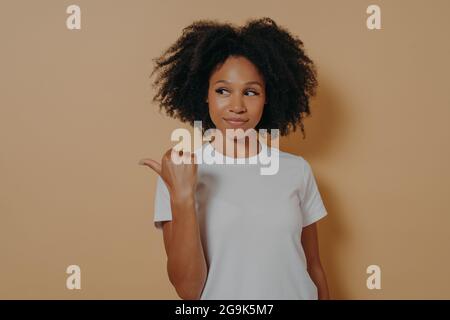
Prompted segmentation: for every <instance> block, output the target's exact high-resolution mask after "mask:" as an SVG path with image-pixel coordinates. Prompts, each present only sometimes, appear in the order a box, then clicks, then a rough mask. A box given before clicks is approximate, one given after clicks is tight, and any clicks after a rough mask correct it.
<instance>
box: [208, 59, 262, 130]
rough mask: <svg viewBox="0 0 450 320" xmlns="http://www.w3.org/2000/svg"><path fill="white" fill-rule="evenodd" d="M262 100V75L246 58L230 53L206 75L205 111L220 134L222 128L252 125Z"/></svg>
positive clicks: (259, 118) (258, 117) (245, 128)
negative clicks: (207, 109)
mask: <svg viewBox="0 0 450 320" xmlns="http://www.w3.org/2000/svg"><path fill="white" fill-rule="evenodd" d="M265 100H266V91H265V82H264V78H263V77H262V75H261V74H260V73H259V70H258V69H257V68H256V66H255V65H254V64H253V63H252V62H250V61H249V60H248V59H247V58H244V57H233V56H230V57H229V58H228V59H227V60H226V61H225V62H224V63H223V64H222V65H221V66H220V67H218V68H217V69H216V70H215V71H214V72H213V73H212V75H211V77H210V79H209V89H208V98H207V102H208V104H209V115H210V117H211V120H212V121H213V123H214V125H215V126H216V128H217V129H218V130H220V131H221V132H222V134H223V136H224V137H226V129H238V128H241V129H243V130H244V131H246V130H248V129H252V128H255V127H256V125H257V124H258V122H259V121H260V120H261V117H262V114H263V109H264V104H265Z"/></svg>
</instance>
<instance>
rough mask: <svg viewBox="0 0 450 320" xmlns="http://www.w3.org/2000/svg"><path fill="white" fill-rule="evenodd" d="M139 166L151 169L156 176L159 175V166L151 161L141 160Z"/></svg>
mask: <svg viewBox="0 0 450 320" xmlns="http://www.w3.org/2000/svg"><path fill="white" fill-rule="evenodd" d="M139 164H140V165H144V166H147V167H150V168H151V169H153V170H154V171H155V172H156V173H157V174H159V175H161V164H159V162H157V161H155V160H153V159H142V160H141V161H139Z"/></svg>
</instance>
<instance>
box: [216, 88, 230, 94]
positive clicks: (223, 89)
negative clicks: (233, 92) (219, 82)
mask: <svg viewBox="0 0 450 320" xmlns="http://www.w3.org/2000/svg"><path fill="white" fill-rule="evenodd" d="M215 91H216V92H217V93H219V94H222V92H223V91H226V92H228V90H227V89H225V88H218V89H216V90H215Z"/></svg>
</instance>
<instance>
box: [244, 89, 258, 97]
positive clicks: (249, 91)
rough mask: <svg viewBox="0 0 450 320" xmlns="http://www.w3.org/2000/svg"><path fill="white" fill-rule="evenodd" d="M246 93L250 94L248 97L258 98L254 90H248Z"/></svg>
mask: <svg viewBox="0 0 450 320" xmlns="http://www.w3.org/2000/svg"><path fill="white" fill-rule="evenodd" d="M246 93H252V94H251V95H250V96H258V95H259V93H258V92H257V91H255V90H248V91H246Z"/></svg>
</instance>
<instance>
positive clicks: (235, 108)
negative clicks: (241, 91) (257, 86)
mask: <svg viewBox="0 0 450 320" xmlns="http://www.w3.org/2000/svg"><path fill="white" fill-rule="evenodd" d="M229 109H230V111H231V112H234V113H243V112H246V111H247V109H246V108H245V105H244V101H243V99H242V97H241V96H240V95H236V96H234V97H233V99H232V100H231V106H230V108H229Z"/></svg>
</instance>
